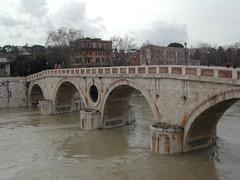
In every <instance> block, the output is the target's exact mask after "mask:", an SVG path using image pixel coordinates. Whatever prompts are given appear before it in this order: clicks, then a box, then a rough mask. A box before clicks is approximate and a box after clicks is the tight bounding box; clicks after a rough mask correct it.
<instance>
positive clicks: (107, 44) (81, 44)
mask: <svg viewBox="0 0 240 180" xmlns="http://www.w3.org/2000/svg"><path fill="white" fill-rule="evenodd" d="M70 64H71V66H73V67H94V66H110V65H111V64H112V41H104V40H101V39H98V38H94V39H91V38H83V39H78V40H76V41H73V42H71V43H70Z"/></svg>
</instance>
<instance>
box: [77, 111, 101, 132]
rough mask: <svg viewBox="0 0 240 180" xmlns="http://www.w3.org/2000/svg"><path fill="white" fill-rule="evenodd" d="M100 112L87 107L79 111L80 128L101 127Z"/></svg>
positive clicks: (91, 128)
mask: <svg viewBox="0 0 240 180" xmlns="http://www.w3.org/2000/svg"><path fill="white" fill-rule="evenodd" d="M100 122H101V114H100V112H98V111H95V110H92V109H89V110H83V111H80V125H81V128H82V129H85V130H94V129H99V128H100V127H101V123H100Z"/></svg>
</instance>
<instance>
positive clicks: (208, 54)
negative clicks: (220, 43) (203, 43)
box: [207, 51, 210, 66]
mask: <svg viewBox="0 0 240 180" xmlns="http://www.w3.org/2000/svg"><path fill="white" fill-rule="evenodd" d="M209 56H210V52H209V51H208V52H207V66H209Z"/></svg>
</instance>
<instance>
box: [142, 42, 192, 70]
mask: <svg viewBox="0 0 240 180" xmlns="http://www.w3.org/2000/svg"><path fill="white" fill-rule="evenodd" d="M140 64H141V65H158V64H179V65H183V64H191V62H190V53H189V49H185V48H180V47H163V46H156V45H152V44H149V45H146V46H143V47H142V48H141V49H140Z"/></svg>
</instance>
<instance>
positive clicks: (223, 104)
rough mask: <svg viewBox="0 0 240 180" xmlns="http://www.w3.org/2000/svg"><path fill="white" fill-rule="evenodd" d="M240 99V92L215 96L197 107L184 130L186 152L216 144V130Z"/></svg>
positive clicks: (233, 91) (228, 92)
mask: <svg viewBox="0 0 240 180" xmlns="http://www.w3.org/2000/svg"><path fill="white" fill-rule="evenodd" d="M239 99H240V90H232V91H227V92H224V93H221V94H218V95H215V96H213V97H211V98H209V99H207V100H206V101H204V102H202V103H201V104H200V105H199V106H197V107H196V108H195V109H194V110H193V111H192V113H191V114H190V115H189V117H188V121H187V123H186V125H185V128H184V139H183V149H184V152H187V151H192V150H197V149H201V148H204V147H208V146H210V145H212V144H214V143H215V142H216V128H217V123H218V121H219V119H220V118H221V117H222V115H223V114H224V112H225V111H226V110H227V109H228V108H229V107H230V106H232V105H233V104H234V103H235V102H237V101H238V100H239Z"/></svg>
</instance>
